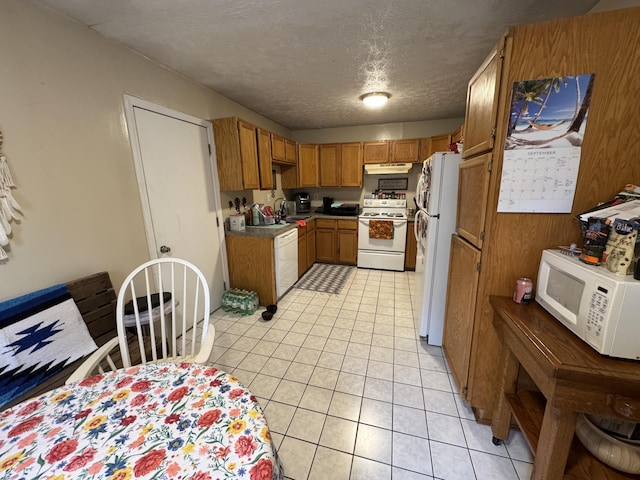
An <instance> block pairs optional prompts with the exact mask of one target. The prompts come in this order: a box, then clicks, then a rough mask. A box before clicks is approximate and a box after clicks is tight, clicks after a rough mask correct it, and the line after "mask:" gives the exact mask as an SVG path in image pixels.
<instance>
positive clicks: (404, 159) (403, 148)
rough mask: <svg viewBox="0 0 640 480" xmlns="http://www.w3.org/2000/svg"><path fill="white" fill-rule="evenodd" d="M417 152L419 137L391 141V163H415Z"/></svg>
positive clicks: (418, 150)
mask: <svg viewBox="0 0 640 480" xmlns="http://www.w3.org/2000/svg"><path fill="white" fill-rule="evenodd" d="M419 154H420V139H419V138H412V139H405V140H392V141H391V163H417V162H419V161H420V155H419Z"/></svg>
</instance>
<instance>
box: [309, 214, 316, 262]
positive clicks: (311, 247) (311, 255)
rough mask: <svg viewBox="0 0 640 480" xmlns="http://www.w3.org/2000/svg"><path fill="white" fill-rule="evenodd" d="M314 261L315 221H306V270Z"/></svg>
mask: <svg viewBox="0 0 640 480" xmlns="http://www.w3.org/2000/svg"><path fill="white" fill-rule="evenodd" d="M314 263H316V221H315V220H309V221H308V222H307V270H308V269H310V268H311V265H313V264H314Z"/></svg>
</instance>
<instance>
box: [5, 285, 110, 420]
mask: <svg viewBox="0 0 640 480" xmlns="http://www.w3.org/2000/svg"><path fill="white" fill-rule="evenodd" d="M96 348H97V346H96V344H95V342H94V341H93V338H92V337H91V335H90V334H89V331H88V329H87V326H86V324H85V323H84V320H83V319H82V316H81V315H80V312H79V311H78V307H77V306H76V304H75V302H74V301H73V299H72V298H71V295H70V294H69V291H68V290H67V287H66V286H65V285H54V286H52V287H49V288H45V289H43V290H38V291H36V292H32V293H28V294H26V295H23V296H21V297H17V298H13V299H11V300H7V301H4V302H2V303H0V407H1V406H2V405H5V404H6V403H8V402H10V401H11V400H13V399H14V398H16V397H19V396H21V395H23V394H24V393H26V392H28V391H29V390H31V389H32V388H34V387H36V386H37V385H39V384H40V383H42V382H44V381H45V380H47V379H48V378H51V377H53V376H54V375H56V374H58V373H59V372H60V371H62V370H63V369H64V368H65V366H67V365H68V364H70V363H72V362H74V361H75V360H77V359H79V358H82V357H84V356H86V355H89V354H90V353H91V352H93V351H94V350H96Z"/></svg>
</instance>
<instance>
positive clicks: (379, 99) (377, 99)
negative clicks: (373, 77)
mask: <svg viewBox="0 0 640 480" xmlns="http://www.w3.org/2000/svg"><path fill="white" fill-rule="evenodd" d="M390 97H391V94H390V93H387V92H371V93H365V94H364V95H361V96H360V100H362V103H364V104H365V105H366V106H367V107H381V106H383V105H384V104H385V103H387V100H389V98H390Z"/></svg>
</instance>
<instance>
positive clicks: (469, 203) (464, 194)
mask: <svg viewBox="0 0 640 480" xmlns="http://www.w3.org/2000/svg"><path fill="white" fill-rule="evenodd" d="M491 158H492V154H491V153H485V154H484V155H480V156H479V157H476V158H474V159H472V160H465V161H463V162H461V163H460V164H459V167H458V168H459V175H458V207H457V208H458V211H457V215H456V232H458V235H460V236H461V237H463V238H465V239H467V240H468V241H469V242H471V243H472V244H474V245H475V246H476V247H478V248H482V243H483V241H484V230H485V225H484V224H485V219H486V216H487V199H488V198H489V179H490V176H491Z"/></svg>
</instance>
